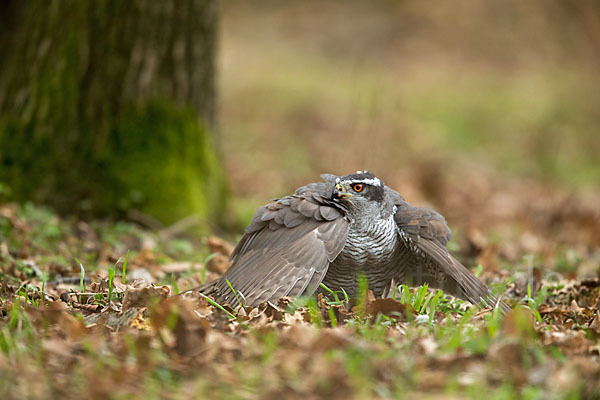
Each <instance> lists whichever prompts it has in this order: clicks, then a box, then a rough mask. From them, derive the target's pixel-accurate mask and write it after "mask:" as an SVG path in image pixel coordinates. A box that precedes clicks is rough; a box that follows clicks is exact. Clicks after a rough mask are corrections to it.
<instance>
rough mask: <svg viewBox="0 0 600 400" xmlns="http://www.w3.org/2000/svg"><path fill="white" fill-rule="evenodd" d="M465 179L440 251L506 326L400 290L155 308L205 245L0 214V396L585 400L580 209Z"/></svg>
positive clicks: (200, 271)
mask: <svg viewBox="0 0 600 400" xmlns="http://www.w3.org/2000/svg"><path fill="white" fill-rule="evenodd" d="M472 174H473V175H472V176H471V177H470V178H469V179H470V181H471V182H480V184H481V187H480V188H479V190H478V191H477V193H476V194H472V193H471V192H469V191H466V190H463V191H461V190H460V187H461V186H460V184H457V182H453V180H452V178H451V177H450V176H449V177H446V178H444V179H442V182H447V184H448V185H454V186H453V187H454V190H449V189H448V188H444V187H443V185H442V188H441V190H442V192H443V191H447V192H448V193H453V196H454V197H452V198H446V201H445V202H442V204H443V209H444V210H445V212H447V213H449V214H450V215H453V218H458V219H457V220H459V221H462V222H461V224H460V226H459V227H458V229H455V233H456V234H455V239H454V240H453V241H452V242H451V246H450V248H451V250H452V251H453V252H454V253H455V254H456V256H457V257H458V258H459V259H461V261H463V262H464V263H465V264H466V265H468V266H470V267H471V268H472V270H473V271H474V272H476V273H477V274H479V277H480V278H481V279H482V280H484V281H485V282H487V283H488V284H490V286H491V287H492V288H493V289H494V290H495V291H496V292H498V293H502V294H503V295H504V299H505V300H506V301H507V302H508V303H509V304H510V305H511V306H512V307H513V308H514V311H513V312H511V313H509V314H508V315H506V316H502V315H500V314H499V313H497V312H491V311H490V310H478V309H476V308H475V307H472V306H470V305H468V304H465V303H463V302H461V301H458V300H456V299H453V298H451V297H446V296H444V295H443V294H441V293H440V292H436V291H432V290H428V289H427V288H406V287H404V288H399V289H398V291H397V292H396V295H395V298H393V299H386V300H375V299H373V298H372V296H371V295H370V294H369V293H368V292H366V293H364V296H361V299H359V301H358V303H357V304H356V305H354V306H353V307H352V308H350V307H349V306H348V304H347V303H346V301H345V299H344V298H343V296H341V295H340V300H339V301H337V302H328V301H325V299H323V298H320V299H312V300H310V299H300V300H294V299H282V300H281V301H280V302H278V303H277V304H263V305H261V306H259V307H257V308H248V309H246V310H240V311H235V310H232V309H229V308H225V307H221V306H216V305H213V304H211V303H210V302H209V301H208V300H207V299H205V298H202V297H200V296H199V295H197V294H193V295H186V296H173V295H174V294H176V293H178V292H181V291H183V290H185V289H187V288H190V287H193V286H196V285H198V284H200V283H202V282H205V281H207V280H211V279H214V278H215V277H217V276H218V275H219V274H220V273H222V272H223V271H224V270H225V269H226V268H227V266H228V263H227V256H228V254H229V252H230V251H231V245H230V244H228V242H226V241H224V240H222V239H219V238H216V237H205V238H203V239H201V240H193V239H189V238H186V236H185V235H183V234H182V233H181V232H178V229H177V226H172V227H165V228H163V229H153V230H150V229H145V228H141V227H140V226H139V225H136V224H132V223H124V222H119V223H109V222H101V221H96V222H94V221H92V222H84V221H78V220H73V219H61V218H59V217H58V216H56V215H54V214H53V213H52V212H51V211H49V210H47V209H44V208H40V207H36V206H33V205H24V206H18V205H15V204H10V203H6V204H3V205H0V267H1V269H0V271H1V272H0V397H1V398H3V399H23V398H59V397H60V398H81V397H89V398H101V397H102V398H189V397H190V396H195V397H199V396H206V397H210V398H282V397H284V398H321V397H331V398H416V397H419V398H423V397H424V398H464V397H471V398H481V396H482V393H486V396H487V397H489V398H490V399H492V398H494V399H495V398H498V399H504V398H507V399H508V398H515V397H522V398H531V399H538V398H594V397H596V398H597V397H598V396H600V383H599V382H600V364H599V361H598V358H599V350H600V314H599V311H598V308H599V305H600V279H599V278H598V266H599V265H600V263H599V260H600V250H599V246H598V240H599V238H600V224H599V223H598V221H599V215H598V212H599V209H598V208H597V207H595V205H596V200H594V198H591V197H590V198H587V197H585V196H579V195H573V194H572V193H567V192H561V191H559V190H557V189H553V188H549V187H547V186H543V185H541V184H540V185H535V184H527V185H525V184H520V183H512V184H509V183H506V184H504V185H498V186H501V187H503V188H504V192H503V194H502V196H499V195H498V193H494V192H490V190H492V189H490V188H491V187H493V185H489V182H490V181H492V180H493V178H492V177H489V176H488V177H486V179H482V177H481V176H479V175H478V174H479V173H475V172H472ZM423 179H424V180H423V181H419V180H416V181H415V180H414V179H413V184H414V185H415V187H420V186H423V185H425V182H427V181H428V178H427V175H426V176H425V177H424V178H423ZM490 199H497V200H496V201H495V202H494V203H493V204H488V203H490ZM474 209H477V210H479V211H478V213H477V214H476V215H474V214H475V213H474V212H473V211H472V210H474ZM461 216H463V217H464V218H463V217H461ZM528 255H529V256H528Z"/></svg>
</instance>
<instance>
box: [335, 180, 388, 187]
mask: <svg viewBox="0 0 600 400" xmlns="http://www.w3.org/2000/svg"><path fill="white" fill-rule="evenodd" d="M339 183H364V184H365V185H371V186H381V181H380V180H379V179H377V178H365V179H348V180H345V181H341V182H339Z"/></svg>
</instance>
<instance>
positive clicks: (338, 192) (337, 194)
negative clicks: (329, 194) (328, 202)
mask: <svg viewBox="0 0 600 400" xmlns="http://www.w3.org/2000/svg"><path fill="white" fill-rule="evenodd" d="M333 197H334V198H336V199H341V198H345V197H352V194H351V193H348V192H347V191H346V188H345V187H344V186H343V185H342V184H341V183H338V184H337V185H335V189H333Z"/></svg>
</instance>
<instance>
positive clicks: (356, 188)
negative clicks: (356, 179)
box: [352, 183, 363, 192]
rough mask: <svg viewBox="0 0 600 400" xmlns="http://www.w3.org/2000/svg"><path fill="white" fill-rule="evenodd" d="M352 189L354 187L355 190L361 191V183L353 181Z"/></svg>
mask: <svg viewBox="0 0 600 400" xmlns="http://www.w3.org/2000/svg"><path fill="white" fill-rule="evenodd" d="M352 189H354V191H355V192H362V190H363V185H362V184H360V183H355V184H354V185H352Z"/></svg>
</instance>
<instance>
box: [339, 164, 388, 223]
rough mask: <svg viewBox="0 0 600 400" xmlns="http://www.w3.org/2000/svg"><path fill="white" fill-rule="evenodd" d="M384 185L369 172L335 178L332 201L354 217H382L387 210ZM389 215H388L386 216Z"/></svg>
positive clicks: (358, 172)
mask: <svg viewBox="0 0 600 400" xmlns="http://www.w3.org/2000/svg"><path fill="white" fill-rule="evenodd" d="M384 187H385V184H384V183H383V181H381V180H380V179H379V178H377V177H376V176H375V175H373V174H372V173H371V172H369V171H357V172H356V173H354V174H348V175H344V176H340V177H336V178H335V182H334V187H333V193H332V199H333V200H334V201H336V202H339V203H341V204H343V205H344V206H345V208H346V209H348V211H349V212H350V214H353V215H355V216H358V215H360V214H366V213H368V214H370V215H382V214H388V213H386V212H385V211H386V210H387V209H388V208H389V204H388V203H389V202H387V201H385V189H384ZM388 215H389V214H388Z"/></svg>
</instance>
